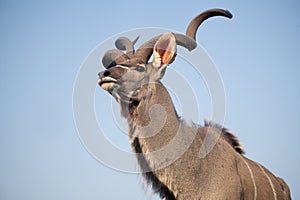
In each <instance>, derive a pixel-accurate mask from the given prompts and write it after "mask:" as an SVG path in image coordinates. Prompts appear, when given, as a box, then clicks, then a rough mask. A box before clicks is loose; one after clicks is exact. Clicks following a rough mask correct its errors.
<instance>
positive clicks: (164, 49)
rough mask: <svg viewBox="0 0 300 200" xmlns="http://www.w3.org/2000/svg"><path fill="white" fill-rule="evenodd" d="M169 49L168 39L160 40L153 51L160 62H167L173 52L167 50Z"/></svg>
mask: <svg viewBox="0 0 300 200" xmlns="http://www.w3.org/2000/svg"><path fill="white" fill-rule="evenodd" d="M170 49H171V47H170V39H165V40H162V41H160V42H159V45H157V46H156V48H155V51H156V52H157V53H158V54H159V56H160V58H161V64H168V63H169V62H170V61H171V59H172V57H173V54H174V53H173V52H171V51H169V50H170Z"/></svg>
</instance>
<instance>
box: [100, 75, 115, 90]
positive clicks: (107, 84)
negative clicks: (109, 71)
mask: <svg viewBox="0 0 300 200" xmlns="http://www.w3.org/2000/svg"><path fill="white" fill-rule="evenodd" d="M98 84H99V86H100V87H102V88H103V89H104V90H106V91H109V90H111V89H112V88H113V87H114V85H115V84H117V80H116V79H114V78H111V77H103V78H101V79H99V81H98Z"/></svg>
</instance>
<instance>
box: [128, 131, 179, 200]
mask: <svg viewBox="0 0 300 200" xmlns="http://www.w3.org/2000/svg"><path fill="white" fill-rule="evenodd" d="M131 145H132V148H133V150H134V152H135V153H136V157H137V161H138V165H139V168H140V170H141V172H142V175H143V178H144V179H145V180H146V182H147V185H148V186H149V185H151V188H152V189H153V191H154V193H157V194H159V196H160V197H161V199H166V200H176V198H175V196H174V194H173V192H172V191H171V190H170V188H168V187H167V186H166V185H164V184H163V183H162V182H161V181H160V180H159V178H158V177H157V176H156V175H155V172H153V171H151V169H150V167H149V164H148V162H147V160H146V159H145V157H144V155H143V152H142V148H141V144H140V141H139V139H138V138H137V137H136V138H134V139H133V142H132V144H131Z"/></svg>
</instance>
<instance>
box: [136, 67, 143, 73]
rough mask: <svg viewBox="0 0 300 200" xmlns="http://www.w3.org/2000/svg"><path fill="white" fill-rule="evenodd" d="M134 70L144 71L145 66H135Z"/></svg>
mask: <svg viewBox="0 0 300 200" xmlns="http://www.w3.org/2000/svg"><path fill="white" fill-rule="evenodd" d="M135 70H136V71H138V72H144V71H145V67H143V66H137V67H136V68H135Z"/></svg>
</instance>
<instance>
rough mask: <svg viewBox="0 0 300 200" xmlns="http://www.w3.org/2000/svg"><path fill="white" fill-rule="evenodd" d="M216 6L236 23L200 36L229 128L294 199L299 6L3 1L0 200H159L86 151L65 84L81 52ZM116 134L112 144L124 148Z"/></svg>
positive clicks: (293, 0)
mask: <svg viewBox="0 0 300 200" xmlns="http://www.w3.org/2000/svg"><path fill="white" fill-rule="evenodd" d="M214 7H218V8H225V9H228V10H230V11H231V12H232V14H233V16H234V18H233V19H232V20H225V19H214V20H211V21H210V22H209V23H205V24H203V26H202V27H201V30H200V31H199V32H198V34H197V38H198V42H199V43H200V44H201V45H202V47H203V48H204V49H205V50H206V51H207V53H208V54H209V55H210V57H211V58H212V59H213V61H214V62H215V64H216V65H217V67H218V70H219V72H220V74H221V77H222V79H223V82H224V87H225V89H226V120H225V124H226V126H227V127H229V128H230V129H231V130H233V131H234V132H235V133H236V134H237V135H238V136H239V138H240V139H241V140H242V143H243V145H244V148H245V150H246V152H247V154H246V155H247V156H248V157H250V158H251V159H254V160H256V161H258V162H260V163H262V164H263V165H264V166H266V167H267V168H268V169H270V170H271V171H272V172H274V173H275V174H276V175H277V176H280V177H283V178H284V179H285V181H286V182H287V183H288V184H289V186H290V189H291V191H292V196H293V198H294V199H300V192H299V190H298V188H299V185H300V181H299V180H300V176H299V173H298V169H299V168H300V149H299V144H298V142H299V139H300V136H299V130H298V129H299V128H298V127H299V123H300V120H299V119H300V118H299V113H300V106H299V102H300V94H299V91H300V85H299V75H300V62H299V52H300V39H299V35H300V17H299V8H300V3H299V2H298V1H297V0H287V1H283V0H280V1H276V2H270V1H269V2H267V1H258V0H254V1H233V0H229V1H225V0H223V1H221V0H215V1H198V2H195V1H184V3H170V2H162V1H158V0H154V1H151V3H150V2H144V1H130V2H126V1H101V2H100V1H51V2H50V1H48V2H44V1H26V2H25V1H1V2H0V27H1V29H0V35H1V37H0V41H1V46H0V76H1V78H0V88H1V104H0V110H1V114H0V127H1V132H0V156H1V165H0V177H1V178H0V199H5V200H17V199H28V200H29V199H30V200H35V199H36V200H37V199H45V200H47V199H49V200H50V199H74V200H75V199H78V200H79V199H90V200H93V199H95V200H96V199H121V198H122V199H158V198H157V197H156V196H153V195H151V193H150V192H146V193H145V192H144V191H143V189H142V186H141V181H140V177H139V176H137V175H134V174H127V173H121V172H118V171H116V170H113V169H110V168H109V167H106V166H104V165H102V164H100V163H99V162H98V161H97V160H95V159H94V158H93V157H92V156H91V155H90V154H89V153H88V152H87V151H86V149H85V147H84V146H83V145H82V143H81V141H80V139H79V136H78V134H77V131H76V127H75V124H74V120H73V110H72V93H73V85H74V82H75V80H76V76H77V73H78V70H79V69H80V66H81V64H82V63H83V61H84V60H85V58H86V57H87V56H88V55H89V52H91V51H92V50H93V49H94V48H95V47H96V46H97V45H99V44H100V43H101V42H103V41H104V40H106V39H107V38H108V37H110V36H112V35H115V34H118V33H120V32H123V31H127V30H131V29H134V28H142V27H162V28H169V29H172V30H177V31H179V32H184V31H185V28H186V25H187V23H188V22H189V21H190V20H191V19H192V18H193V17H194V16H195V15H196V14H198V13H200V12H201V11H203V10H205V9H208V8H214ZM100 59H101V58H99V61H100ZM173 65H176V62H174V64H173ZM102 69H103V68H102V66H101V65H100V62H99V71H100V70H102ZM94 78H95V83H96V81H97V76H96V73H95V77H94ZM95 88H96V86H95ZM93 89H94V88H93ZM96 99H97V100H99V101H101V102H96V104H97V106H98V108H99V107H100V106H101V105H106V104H107V105H108V106H110V104H111V98H110V96H109V95H107V94H106V93H105V92H104V91H102V90H101V89H100V88H99V89H96ZM184 106H185V105H182V107H184ZM186 106H188V105H186ZM97 114H98V115H104V114H105V115H106V114H108V113H101V112H100V113H99V112H97ZM203 115H204V114H203ZM203 117H204V116H200V118H203ZM108 123H109V122H108ZM108 125H110V124H108ZM111 126H114V123H113V122H112V123H111ZM113 134H115V136H114V135H113ZM118 135H119V134H118V133H114V132H113V133H111V135H110V139H111V140H114V141H113V142H116V143H120V144H121V145H123V146H124V148H129V142H128V141H127V138H126V137H117V136H118Z"/></svg>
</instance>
